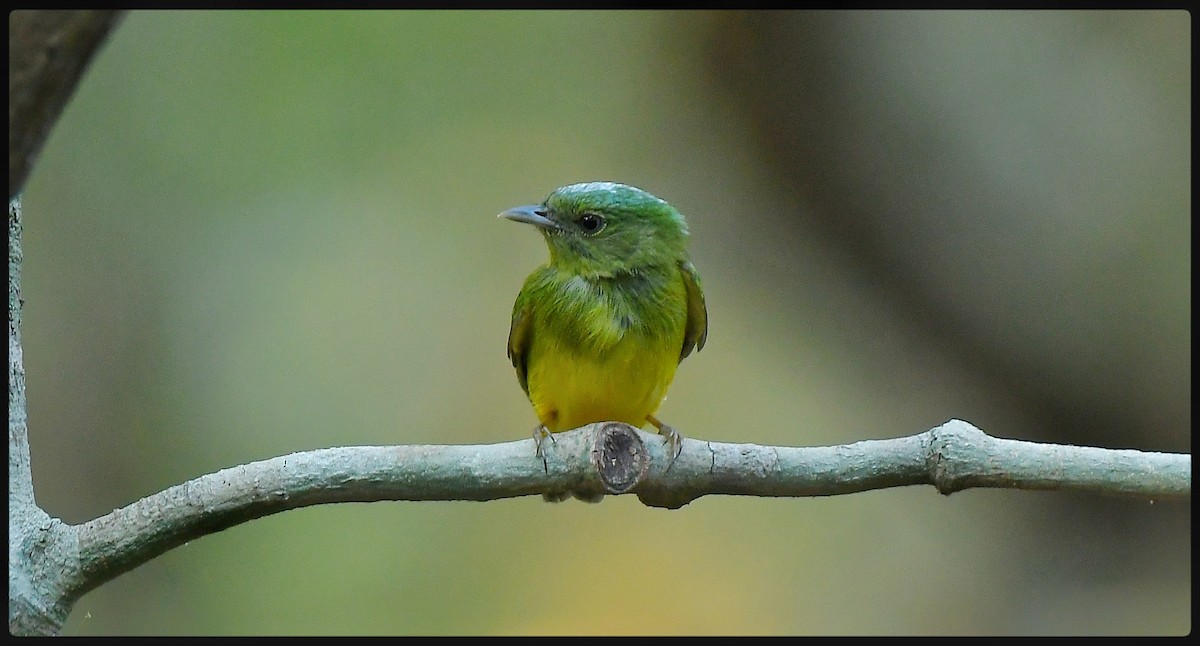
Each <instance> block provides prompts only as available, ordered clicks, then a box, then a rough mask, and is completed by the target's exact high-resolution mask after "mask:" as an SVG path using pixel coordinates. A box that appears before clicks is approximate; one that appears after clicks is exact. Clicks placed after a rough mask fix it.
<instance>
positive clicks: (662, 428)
mask: <svg viewBox="0 0 1200 646" xmlns="http://www.w3.org/2000/svg"><path fill="white" fill-rule="evenodd" d="M646 421H647V422H650V423H651V424H653V425H654V428H657V429H658V434H659V435H661V436H663V442H665V443H666V445H667V449H668V452H669V454H670V456H671V463H672V464H673V463H674V462H675V458H677V457H679V453H680V452H681V451H683V436H682V435H680V434H679V431H676V430H675V429H673V428H671V427H670V426H667V425H666V424H663V423H662V422H660V421H658V418H657V417H655V416H653V415H647V416H646Z"/></svg>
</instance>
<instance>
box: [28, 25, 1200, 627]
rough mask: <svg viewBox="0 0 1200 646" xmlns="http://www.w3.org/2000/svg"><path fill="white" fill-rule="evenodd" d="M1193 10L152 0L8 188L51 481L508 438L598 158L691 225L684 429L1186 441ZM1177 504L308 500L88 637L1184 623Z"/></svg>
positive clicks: (201, 555) (54, 498)
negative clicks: (516, 218) (532, 208)
mask: <svg viewBox="0 0 1200 646" xmlns="http://www.w3.org/2000/svg"><path fill="white" fill-rule="evenodd" d="M1190 66H1191V20H1190V16H1189V15H1188V14H1187V13H1185V12H1181V11H1180V12H1148V11H1145V12H1124V13H1112V12H1062V13H1057V12H1030V13H1026V12H969V13H943V12H919V13H908V12H890V13H873V12H862V13H860V12H845V13H843V12H821V13H801V12H791V13H782V14H768V13H738V12H717V13H707V12H650V11H637V12H621V11H606V12H576V11H557V12H538V11H494V12H484V11H453V12H451V11H431V12H427V11H402V12H382V13H377V12H349V11H339V12H310V11H305V12H248V11H237V12H175V11H172V12H149V11H139V12H133V13H131V14H130V15H129V16H128V17H127V18H126V19H125V21H124V22H123V23H122V24H120V25H119V26H118V27H117V29H116V31H115V32H114V33H113V34H112V36H111V37H110V39H109V41H108V43H107V44H106V45H105V47H104V48H103V49H102V50H101V51H100V52H99V54H98V55H97V57H96V58H95V59H94V61H93V64H92V66H91V68H90V70H89V71H88V73H87V75H86V76H85V77H84V79H83V81H82V83H81V84H80V86H79V88H78V90H77V92H76V94H75V96H74V98H73V100H72V102H71V103H70V104H69V105H68V107H67V109H66V111H65V112H64V114H63V116H62V118H61V120H60V121H59V123H58V124H57V126H56V127H55V129H54V130H53V131H52V133H51V135H50V138H49V140H48V142H47V144H46V147H45V149H44V151H43V153H42V155H41V157H40V159H39V161H38V164H37V166H36V168H35V169H34V172H33V174H32V175H31V177H30V180H29V182H28V184H27V189H26V191H25V193H24V212H25V227H26V229H25V240H24V249H25V258H26V260H25V266H24V272H23V281H24V285H23V287H24V297H25V299H26V309H25V314H24V322H25V327H24V338H25V361H26V368H27V378H28V393H29V406H30V411H29V413H30V444H31V451H32V457H33V475H34V484H35V487H36V492H37V498H38V501H39V503H40V504H41V505H42V506H43V507H44V508H45V509H46V510H47V511H48V512H49V513H50V514H51V515H54V516H58V517H60V518H62V519H64V520H66V521H68V522H72V523H77V522H82V521H85V520H88V519H91V518H94V517H96V516H99V515H102V514H104V513H107V512H108V511H110V510H112V509H113V508H116V507H120V506H123V505H126V504H129V503H130V502H133V501H135V500H137V499H138V498H140V497H142V496H145V495H148V494H151V493H154V492H156V491H159V490H161V489H163V488H166V487H168V486H170V485H173V484H176V483H179V482H182V481H184V480H187V479H190V478H193V477H195V476H198V475H201V474H204V473H208V472H212V471H215V470H218V469H221V468H223V467H227V466H231V465H234V464H239V463H244V462H249V461H253V460H258V459H263V458H267V457H271V456H276V455H281V454H285V453H290V452H294V451H300V450H305V449H312V448H318V447H327V446H336V445H358V444H413V443H490V442H503V441H510V440H515V439H521V438H525V437H528V436H529V432H530V429H531V428H532V426H533V424H534V423H535V418H534V415H533V412H532V410H531V408H530V407H529V405H528V402H527V401H526V400H525V398H524V396H523V394H522V392H521V390H520V388H519V387H518V385H517V382H516V378H515V376H514V374H513V370H512V366H511V365H510V364H509V362H508V360H507V359H506V358H505V353H504V344H505V339H506V335H507V332H508V323H509V315H510V311H511V306H512V301H513V298H514V297H515V296H516V293H517V291H518V289H519V288H520V286H521V283H522V281H523V279H524V277H525V276H526V275H527V274H528V273H529V272H530V271H531V270H532V269H533V268H534V267H535V266H537V265H538V264H540V263H542V262H544V261H545V260H546V257H547V253H546V250H545V246H544V243H543V242H542V240H541V239H540V237H539V236H538V235H537V234H536V233H535V232H533V231H532V230H530V229H529V228H527V227H520V226H516V225H513V224H512V223H509V222H503V221H498V220H497V219H496V218H495V217H494V216H495V214H496V213H498V212H499V211H501V210H503V209H505V208H507V207H510V206H514V205H518V204H527V203H530V202H535V201H538V200H540V199H542V198H543V197H544V196H545V195H546V194H547V193H548V192H549V191H550V190H551V189H553V188H554V187H556V186H559V185H562V184H566V183H570V182H575V181H583V180H616V181H622V182H626V183H630V184H634V185H637V186H640V187H642V188H645V189H647V190H649V191H651V192H652V193H654V194H656V195H658V196H660V197H662V198H664V199H666V200H668V201H670V202H671V203H673V204H674V205H675V206H676V207H678V208H679V209H680V210H681V211H682V212H683V213H684V214H685V215H686V216H687V217H688V219H689V223H690V225H691V230H692V234H693V235H692V254H693V260H694V261H695V263H696V265H697V267H699V269H700V272H701V275H702V276H703V278H704V285H705V290H706V295H707V301H708V307H709V322H710V328H709V337H708V345H707V346H706V347H705V348H704V351H703V352H700V353H699V354H694V355H692V357H691V358H689V359H688V360H687V361H685V362H684V364H683V365H682V366H681V368H680V371H679V373H678V376H677V377H676V380H675V384H674V386H673V388H672V390H671V393H670V397H669V399H668V400H667V402H666V403H665V404H664V405H663V407H662V409H660V417H661V418H662V419H664V420H666V421H668V422H669V423H670V424H672V425H674V426H675V427H676V428H678V429H680V430H681V431H682V432H683V433H684V434H685V435H687V436H689V437H693V438H703V439H711V440H720V441H729V442H754V443H760V444H784V445H825V444H840V443H849V442H854V441H858V440H864V439H872V438H887V437H897V436H903V435H910V434H914V433H919V432H922V431H924V430H926V429H928V428H930V427H932V426H935V425H937V424H940V423H942V422H944V421H946V420H947V419H950V418H962V419H966V420H968V421H970V422H972V423H974V424H976V425H977V426H979V427H980V428H982V429H984V430H985V431H987V432H989V433H991V434H993V435H997V436H1002V437H1010V438H1018V439H1026V440H1036V441H1051V442H1065V443H1076V444H1088V445H1097V446H1107V447H1112V448H1139V449H1144V450H1156V451H1172V452H1190V450H1191V435H1190V431H1191V396H1190V388H1191V282H1190V280H1191V272H1190V265H1191V245H1190V235H1191V203H1190V193H1191V180H1190V178H1191V148H1190V142H1191V67H1190ZM1190 545H1191V517H1190V505H1189V504H1187V503H1158V504H1151V503H1149V502H1147V501H1143V500H1125V499H1116V498H1106V497H1101V496H1085V495H1077V494H1065V493H1053V492H1023V491H1001V490H970V491H966V492H962V493H958V494H955V495H953V496H951V497H948V498H947V497H943V496H940V495H938V494H937V493H936V492H935V491H934V490H933V489H932V488H930V487H913V488H905V489H893V490H886V491H875V492H868V493H862V494H856V495H850V496H837V497H832V498H815V499H753V498H733V497H706V498H702V499H700V500H698V501H696V502H694V503H692V504H690V505H688V506H687V507H685V508H683V509H681V510H678V511H664V510H659V509H648V508H645V507H643V506H642V505H641V504H640V503H638V502H637V500H636V499H635V498H633V497H632V496H622V497H618V498H611V497H610V498H608V499H606V500H604V501H603V502H602V503H600V504H598V505H587V504H583V503H579V502H576V501H569V502H566V503H563V504H559V505H548V504H545V503H543V501H542V500H541V499H540V498H538V497H529V498H523V499H516V500H507V501H499V502H490V503H483V504H480V503H466V502H462V503H375V504H347V505H327V506H321V507H316V508H308V509H301V510H296V511H292V512H288V513H283V514H279V515H276V516H272V517H268V518H265V519H262V520H259V521H255V522H251V523H247V524H244V525H241V526H238V527H234V528H232V529H229V530H227V531H224V532H222V533H219V534H216V535H212V536H208V537H205V538H203V539H201V540H198V541H194V542H192V543H191V544H189V545H187V546H185V547H183V548H180V549H176V550H173V551H171V552H169V553H168V554H166V555H164V556H162V557H160V558H158V559H155V560H154V561H152V562H150V563H149V564H147V565H145V566H143V567H140V568H138V569H136V570H134V571H132V572H130V573H128V574H126V575H124V576H122V577H120V578H118V579H117V580H115V581H113V582H111V583H109V584H107V585H105V586H103V587H101V588H99V589H97V590H95V591H94V592H91V593H89V594H88V595H86V596H85V597H84V598H83V599H82V600H81V601H80V602H79V603H78V605H77V606H76V609H75V611H74V613H73V614H72V615H71V617H70V619H69V620H68V622H67V627H66V629H65V633H66V634H69V635H90V634H129V635H134V634H355V635H357V634H387V633H392V634H592V633H615V634H629V633H645V634H660V633H683V634H693V633H695V634H703V633H709V634H711V633H715V634H744V633H749V634H989V633H998V634H1182V633H1187V632H1188V631H1190V629H1191V548H1190Z"/></svg>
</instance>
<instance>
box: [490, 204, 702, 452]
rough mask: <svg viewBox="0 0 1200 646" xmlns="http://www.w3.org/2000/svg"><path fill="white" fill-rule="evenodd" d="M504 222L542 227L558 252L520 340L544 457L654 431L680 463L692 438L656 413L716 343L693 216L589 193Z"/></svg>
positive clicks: (523, 210)
mask: <svg viewBox="0 0 1200 646" xmlns="http://www.w3.org/2000/svg"><path fill="white" fill-rule="evenodd" d="M499 217H502V218H507V219H509V220H515V221H517V222H526V223H528V224H532V225H534V226H536V227H538V229H539V230H540V231H541V232H542V234H543V235H544V236H545V238H546V244H547V245H548V246H549V247H550V262H549V263H548V264H546V265H543V266H541V267H539V268H538V269H537V270H535V271H534V272H533V273H532V274H530V275H529V277H528V278H527V279H525V285H524V286H523V287H522V288H521V293H520V294H518V295H517V302H516V303H515V304H514V305H513V314H512V327H511V328H510V329H509V332H508V356H509V358H510V359H512V363H513V367H514V368H516V370H517V381H519V382H520V384H521V388H522V389H524V390H525V394H526V395H528V396H529V401H530V402H531V403H532V404H533V408H534V411H536V413H537V416H538V420H539V421H540V422H541V424H540V425H539V426H538V427H537V428H536V429H535V430H534V438H535V440H536V441H537V453H538V455H541V451H542V441H543V440H544V438H546V437H548V436H549V434H550V433H558V432H560V431H567V430H570V429H573V428H577V427H579V426H583V425H584V424H590V423H592V422H602V421H619V422H625V423H627V424H630V425H632V426H635V427H640V426H642V425H644V424H645V423H646V422H649V423H651V424H653V425H654V427H655V428H657V429H658V432H659V434H661V435H662V436H663V437H664V440H665V441H666V442H667V443H668V444H669V448H670V455H671V458H672V460H673V459H674V458H675V456H677V455H678V454H679V452H680V451H681V450H682V442H683V438H682V437H681V436H680V435H679V433H677V432H676V431H675V430H674V429H672V428H671V427H669V426H667V425H666V424H663V423H662V422H660V421H658V419H657V418H656V417H654V413H655V411H657V410H658V406H659V404H661V403H662V401H663V398H664V397H665V396H666V394H667V387H668V386H670V385H671V380H672V379H673V378H674V377H675V368H676V367H677V366H678V365H679V362H680V361H683V359H684V357H686V356H688V355H689V354H691V352H692V350H693V349H695V350H699V349H701V348H703V347H704V339H705V337H706V336H707V334H708V312H707V310H706V308H705V306H704V293H703V292H702V291H701V289H700V276H699V274H697V272H696V268H695V267H694V266H693V265H692V263H691V261H689V260H688V253H687V241H688V229H687V223H686V222H685V221H684V219H683V216H682V215H680V213H679V212H678V211H676V210H675V208H674V207H672V206H671V205H670V204H667V203H666V202H664V201H663V200H660V199H659V198H657V197H654V196H653V195H651V194H649V193H647V192H646V191H643V190H641V189H639V188H634V187H633V186H627V185H625V184H617V183H614V182H587V183H582V184H571V185H569V186H563V187H561V188H558V189H555V190H554V191H553V192H552V193H550V196H549V197H547V198H546V200H545V201H544V202H543V203H541V204H535V205H530V206H519V207H516V208H512V209H509V210H507V211H505V212H503V213H501V214H500V215H499Z"/></svg>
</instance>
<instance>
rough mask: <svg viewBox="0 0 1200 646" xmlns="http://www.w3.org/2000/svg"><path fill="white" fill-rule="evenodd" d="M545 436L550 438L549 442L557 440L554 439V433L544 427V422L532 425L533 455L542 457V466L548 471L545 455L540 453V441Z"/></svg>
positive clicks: (543, 440) (544, 439)
mask: <svg viewBox="0 0 1200 646" xmlns="http://www.w3.org/2000/svg"><path fill="white" fill-rule="evenodd" d="M546 438H550V441H551V442H558V440H556V439H554V434H553V433H551V432H550V429H548V428H546V425H545V424H538V425H537V426H534V427H533V446H534V447H535V449H534V452H533V455H534V457H539V458H541V459H542V468H543V469H545V470H546V473H550V465H549V464H548V463H547V462H546V456H545V455H544V454H543V453H542V442H545V441H546Z"/></svg>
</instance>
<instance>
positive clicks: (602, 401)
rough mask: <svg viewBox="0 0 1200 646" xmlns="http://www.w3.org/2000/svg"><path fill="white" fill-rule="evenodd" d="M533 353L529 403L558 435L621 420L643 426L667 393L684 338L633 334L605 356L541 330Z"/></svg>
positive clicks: (536, 338) (533, 345)
mask: <svg viewBox="0 0 1200 646" xmlns="http://www.w3.org/2000/svg"><path fill="white" fill-rule="evenodd" d="M532 341H533V343H532V345H531V347H530V352H529V363H528V366H529V399H530V401H531V402H532V403H533V407H534V409H535V410H536V411H537V416H538V419H539V420H541V422H542V424H545V426H546V428H547V429H549V430H550V431H552V432H556V433H557V432H559V431H567V430H570V429H573V428H576V427H579V426H582V425H584V424H590V423H592V422H602V421H619V422H625V423H627V424H631V425H633V426H639V427H640V426H642V425H643V424H645V423H646V417H647V416H648V415H653V414H654V412H655V411H656V410H658V406H659V404H661V403H662V400H663V397H665V396H666V394H667V387H668V386H670V385H671V380H672V379H673V378H674V377H675V368H676V367H677V366H678V364H679V348H680V347H681V346H682V344H683V326H682V325H680V326H679V331H678V334H672V335H667V336H662V337H660V338H656V339H655V338H650V337H647V336H642V335H636V334H629V335H626V336H625V337H624V338H623V339H621V340H620V341H619V342H617V343H616V344H613V345H611V346H609V347H608V348H605V349H604V350H603V351H588V350H584V349H580V348H578V347H571V346H569V345H568V344H565V343H563V342H562V341H561V340H560V339H559V338H557V337H556V336H555V335H553V334H552V333H547V332H546V331H543V330H539V331H537V332H535V333H534V335H533V340H532Z"/></svg>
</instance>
